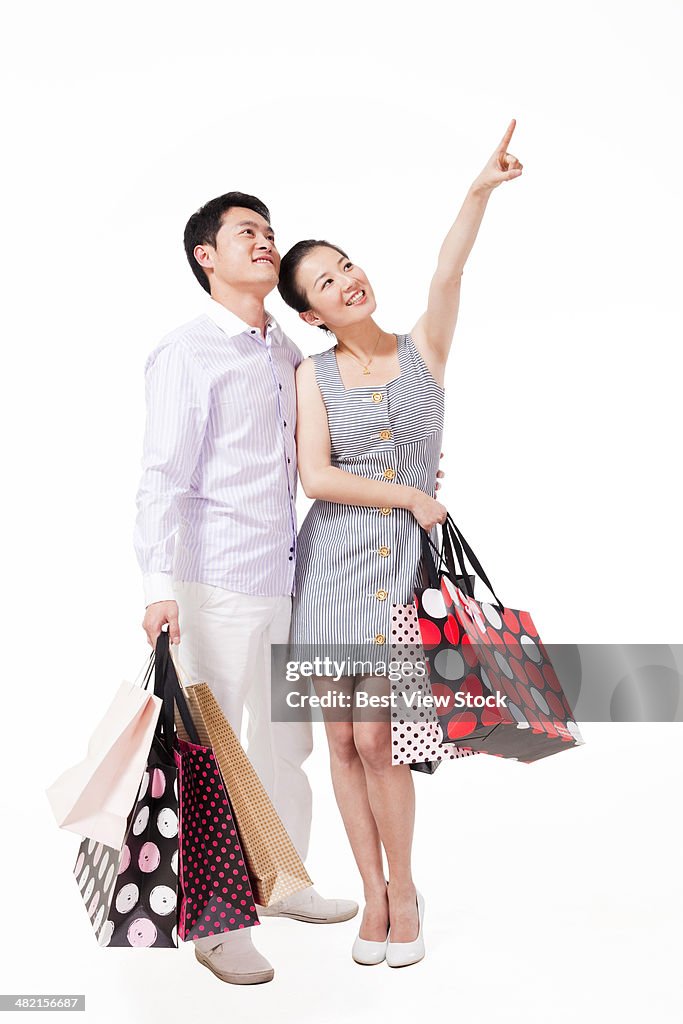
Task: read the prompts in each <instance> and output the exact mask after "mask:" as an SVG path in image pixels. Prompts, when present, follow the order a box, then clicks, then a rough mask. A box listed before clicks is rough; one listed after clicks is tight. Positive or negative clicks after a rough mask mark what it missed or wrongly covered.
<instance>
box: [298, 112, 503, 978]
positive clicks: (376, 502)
mask: <svg viewBox="0 0 683 1024" xmlns="http://www.w3.org/2000/svg"><path fill="white" fill-rule="evenodd" d="M514 128H515V121H514V120H513V121H511V122H510V124H509V126H508V129H507V131H506V132H505V135H504V136H503V138H502V140H501V143H500V145H499V146H497V147H496V149H495V151H494V153H493V154H492V156H491V158H490V159H489V160H488V162H487V164H486V166H485V167H484V169H483V171H482V172H481V174H480V175H479V176H478V177H477V178H476V180H475V181H474V182H473V184H472V185H471V187H470V189H469V191H468V193H467V196H466V198H465V201H464V203H463V205H462V208H461V210H460V213H459V214H458V216H457V218H456V220H455V223H454V224H453V226H452V227H451V229H450V231H449V232H448V235H447V236H446V239H445V241H444V243H443V245H442V247H441V251H440V253H439V258H438V263H437V268H436V272H435V274H434V277H433V279H432V282H431V286H430V289H429V298H428V303H427V309H426V312H425V313H423V315H422V316H421V317H420V318H419V320H418V321H417V323H416V324H415V326H414V327H413V329H412V331H411V332H410V334H398V335H397V334H393V333H390V332H387V331H385V330H383V329H382V328H380V327H379V326H378V325H377V323H376V322H375V320H374V312H375V308H376V303H375V298H374V294H373V291H372V287H371V285H370V282H369V281H368V278H367V277H366V275H365V274H364V272H363V271H362V270H361V269H360V267H358V266H357V265H356V264H354V263H353V262H352V261H351V260H350V259H349V257H348V256H347V255H346V253H345V252H344V251H343V250H342V249H340V248H339V247H338V246H334V245H331V244H330V243H328V242H324V241H315V240H308V241H303V242H299V243H297V245H295V246H294V247H293V248H292V249H291V250H290V251H289V252H288V253H287V255H286V256H285V257H284V258H283V260H282V265H281V268H280V284H279V289H280V293H281V295H282V297H283V298H284V300H285V302H287V303H288V304H289V305H290V306H292V307H293V308H294V309H296V310H297V311H298V313H299V315H300V317H301V318H302V320H304V321H305V322H306V323H308V324H312V325H314V326H317V327H321V328H324V329H325V330H327V331H329V332H331V333H332V334H334V336H335V338H336V344H335V345H334V346H333V347H332V348H329V349H327V350H326V351H325V352H321V353H319V354H317V355H315V356H313V357H311V358H309V359H306V360H304V361H303V363H302V364H301V365H300V367H299V369H298V371H297V394H298V398H297V403H298V411H297V416H298V424H297V448H298V461H299V474H300V477H301V482H302V485H303V488H304V490H305V492H306V494H307V495H308V496H309V497H311V498H314V499H315V501H314V504H313V506H312V507H311V509H310V511H309V513H308V515H307V517H306V519H305V520H304V523H303V525H302V527H301V531H300V534H299V542H298V548H297V572H296V593H295V598H294V605H293V617H292V643H293V645H294V646H298V645H308V644H311V645H318V647H319V648H320V645H324V646H325V647H327V648H330V647H332V646H334V645H338V644H344V645H353V657H354V659H356V658H359V659H361V660H372V661H376V659H377V657H378V656H381V655H382V653H383V648H386V646H387V645H388V644H389V642H390V635H391V629H390V626H391V606H392V604H406V603H408V602H410V601H411V600H412V596H413V591H414V589H415V587H416V586H417V585H419V582H420V577H421V567H420V552H421V542H420V527H423V528H424V529H425V530H431V529H432V528H434V527H435V525H436V524H437V523H442V522H443V521H444V520H445V517H446V509H445V508H444V506H443V505H441V504H440V503H439V502H438V501H437V500H436V499H435V498H434V496H433V491H434V482H435V479H436V474H437V469H438V460H439V453H440V447H441V436H442V430H443V384H444V375H445V369H446V361H447V359H448V353H449V350H450V346H451V341H452V337H453V332H454V329H455V325H456V320H457V315H458V306H459V301H460V279H461V275H462V271H463V267H464V265H465V262H466V260H467V257H468V256H469V253H470V251H471V249H472V246H473V244H474V240H475V238H476V236H477V232H478V229H479V225H480V224H481V221H482V218H483V215H484V211H485V209H486V206H487V202H488V199H489V197H490V195H491V193H492V191H493V189H494V188H496V187H497V186H498V185H500V183H501V182H503V181H508V180H510V179H512V178H516V177H518V176H519V175H520V174H521V173H522V165H521V164H520V162H519V161H518V160H517V159H516V157H514V156H512V155H511V154H510V153H508V152H507V146H508V143H509V141H510V139H511V137H512V133H513V131H514ZM346 649H348V647H347V648H346ZM359 685H362V689H363V690H366V691H367V690H371V689H372V688H373V686H374V687H375V691H376V692H377V680H374V681H373V682H371V683H369V682H368V680H365V679H363V680H361V679H359V678H358V677H353V676H351V677H349V678H347V679H344V680H343V681H342V682H341V683H335V686H334V690H335V692H339V693H341V694H345V695H346V697H347V698H348V696H349V695H353V693H354V690H355V691H357V690H358V687H359ZM317 688H318V691H319V692H321V689H322V690H325V691H328V690H330V686H329V683H326V682H325V681H324V680H322V679H320V680H318V681H317ZM380 689H381V687H380ZM344 717H346V718H348V717H350V716H349V714H348V712H347V714H346V716H344V715H343V714H342V715H341V716H339V715H335V714H328V715H327V716H326V722H325V726H326V732H327V737H328V742H329V748H330V766H331V772H332V781H333V786H334V792H335V796H336V799H337V803H338V805H339V809H340V812H341V815H342V818H343V821H344V825H345V828H346V832H347V835H348V837H349V841H350V843H351V847H352V850H353V854H354V857H355V859H356V863H357V865H358V869H359V871H360V874H361V877H362V881H363V887H364V895H365V909H364V913H363V918H362V922H361V926H360V930H359V933H358V936H357V938H356V941H355V943H354V947H353V951H352V955H353V958H354V959H355V960H356V961H357V962H359V963H366V964H371V963H372V964H375V963H380V962H382V961H383V960H384V959H386V961H387V963H388V964H389V965H390V966H392V967H398V966H406V965H408V964H411V963H416V962H417V961H418V960H421V959H422V957H423V956H424V938H423V934H422V918H423V914H424V901H423V899H422V897H421V895H420V894H419V893H418V892H417V891H416V889H415V885H414V882H413V878H412V873H411V846H412V833H413V821H414V804H415V799H414V789H413V782H412V775H411V772H410V769H409V766H408V765H399V766H392V765H391V738H390V726H389V722H388V720H387V719H386V717H385V718H384V719H383V720H382V721H372V720H361V719H360V717H359V716H355V720H353V721H345V720H343V719H344ZM340 718H341V720H340ZM382 848H383V849H384V851H385V854H386V859H387V864H388V869H389V880H388V883H387V882H386V881H385V877H384V867H383V861H382Z"/></svg>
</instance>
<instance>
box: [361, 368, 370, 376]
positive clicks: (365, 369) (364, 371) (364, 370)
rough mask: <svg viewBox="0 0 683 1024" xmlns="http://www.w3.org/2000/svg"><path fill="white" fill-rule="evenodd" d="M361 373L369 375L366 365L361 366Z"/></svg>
mask: <svg viewBox="0 0 683 1024" xmlns="http://www.w3.org/2000/svg"><path fill="white" fill-rule="evenodd" d="M363 373H364V374H367V376H368V377H369V376H370V371H369V370H368V368H367V366H364V367H363Z"/></svg>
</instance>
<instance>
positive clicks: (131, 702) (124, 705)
mask: <svg viewBox="0 0 683 1024" xmlns="http://www.w3.org/2000/svg"><path fill="white" fill-rule="evenodd" d="M160 708H161V700H160V699H159V698H158V697H157V696H155V694H154V693H152V692H150V691H149V690H147V689H146V688H145V687H144V685H143V686H139V685H137V684H136V683H121V685H120V687H119V689H118V690H117V692H116V694H115V696H114V699H113V701H112V702H111V704H110V705H109V708H108V709H107V712H106V714H105V715H104V717H103V718H102V720H101V721H100V723H99V725H98V726H97V728H96V729H95V731H94V733H93V734H92V736H91V738H90V742H89V743H88V750H87V753H86V756H85V758H84V759H83V760H82V761H79V763H78V764H76V765H74V766H73V767H72V768H69V769H67V771H65V772H64V773H63V774H62V775H60V777H59V778H58V779H57V780H56V781H55V782H54V783H53V784H52V785H51V786H50V787H49V789H48V790H47V797H48V800H49V802H50V806H51V807H52V812H53V814H54V816H55V819H56V821H57V824H58V825H59V826H60V828H64V829H67V830H68V831H70V832H76V833H77V834H78V835H81V836H87V837H88V838H90V839H95V840H97V842H100V843H102V844H104V845H105V846H108V847H112V848H114V849H116V850H119V849H120V848H121V846H122V845H123V840H124V837H125V833H126V823H127V819H128V815H129V813H130V809H131V806H132V804H133V801H134V800H135V794H136V793H137V791H138V789H139V786H140V779H141V778H142V773H143V772H144V770H145V764H146V761H147V755H148V753H149V749H150V746H151V743H152V736H153V735H154V729H155V726H156V723H157V720H158V717H159V711H160Z"/></svg>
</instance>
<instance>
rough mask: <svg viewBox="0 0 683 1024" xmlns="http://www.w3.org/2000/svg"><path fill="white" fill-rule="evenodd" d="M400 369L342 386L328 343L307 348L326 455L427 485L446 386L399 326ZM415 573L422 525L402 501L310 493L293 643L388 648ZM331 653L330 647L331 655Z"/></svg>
mask: <svg viewBox="0 0 683 1024" xmlns="http://www.w3.org/2000/svg"><path fill="white" fill-rule="evenodd" d="M397 341H398V358H399V363H400V368H401V372H400V375H399V376H398V377H395V378H394V379H393V380H390V381H389V382H388V383H387V384H384V385H380V386H377V385H370V386H366V387H362V386H361V387H354V388H345V387H344V385H343V383H342V380H341V377H340V374H339V369H338V366H337V360H336V356H335V350H334V348H330V349H327V351H325V352H320V353H319V354H318V355H314V356H313V361H314V363H315V374H316V380H317V383H318V387H319V388H320V392H321V394H322V397H323V400H324V402H325V406H326V408H327V419H328V423H329V429H330V440H331V459H332V465H333V466H336V467H338V468H340V469H343V470H345V471H346V472H348V473H355V474H357V475H358V476H363V477H368V478H370V479H372V480H381V481H384V482H387V483H390V484H394V485H395V484H403V485H405V486H408V487H418V488H420V490H422V491H425V493H427V494H429V495H433V494H434V486H435V482H436V474H437V470H438V468H439V457H440V453H441V438H442V432H443V415H444V389H443V388H442V387H441V385H439V384H437V382H436V381H435V380H434V378H433V377H432V375H431V373H430V371H429V370H428V369H427V366H426V364H425V362H424V360H423V359H422V356H421V355H420V353H419V352H418V351H417V348H416V347H415V343H414V342H413V340H412V338H411V337H410V335H409V334H400V335H397ZM421 581H422V571H421V543H420V528H419V524H418V522H417V520H416V519H415V517H414V516H413V514H412V513H411V512H409V511H408V510H407V509H402V508H393V507H391V506H388V507H385V508H370V507H364V506H359V505H342V504H338V503H334V502H329V501H315V502H314V503H313V505H312V506H311V508H310V510H309V512H308V515H307V516H306V518H305V519H304V522H303V524H302V526H301V530H300V532H299V538H298V545H297V560H296V571H295V594H294V601H293V611H292V634H291V640H292V651H293V654H299V655H300V656H301V657H306V656H307V654H308V655H309V656H310V655H311V653H312V652H311V651H310V650H309V651H308V652H300V651H298V650H297V647H298V645H315V646H316V648H317V649H318V650H320V651H327V649H328V647H329V646H330V645H336V644H340V645H349V644H352V645H353V657H354V658H355V657H358V658H362V659H368V658H369V659H373V660H375V661H376V660H378V659H381V658H389V657H391V652H390V650H389V645H390V643H391V620H392V605H393V604H408V603H410V602H412V600H413V591H414V590H415V588H416V587H417V586H419V585H420V583H421ZM331 656H333V655H331Z"/></svg>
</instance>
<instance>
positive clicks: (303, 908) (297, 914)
mask: <svg viewBox="0 0 683 1024" xmlns="http://www.w3.org/2000/svg"><path fill="white" fill-rule="evenodd" d="M256 910H257V913H258V916H259V917H288V918H290V919H291V920H292V921H305V922H306V924H337V923H338V922H339V921H350V920H351V918H352V917H355V916H356V914H357V913H358V904H357V903H355V902H354V901H353V900H326V899H324V898H323V897H322V896H321V895H320V893H317V892H316V891H315V889H314V888H313V886H312V885H309V886H308V888H307V889H303V890H302V891H301V892H296V893H294V895H293V896H288V897H287V899H284V900H279V901H278V902H277V903H273V904H272V906H270V907H261V906H259V904H256Z"/></svg>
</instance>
